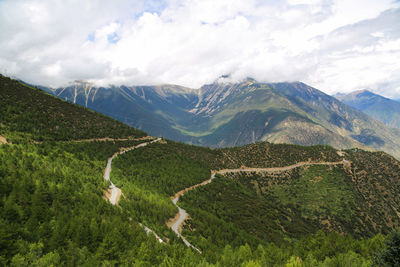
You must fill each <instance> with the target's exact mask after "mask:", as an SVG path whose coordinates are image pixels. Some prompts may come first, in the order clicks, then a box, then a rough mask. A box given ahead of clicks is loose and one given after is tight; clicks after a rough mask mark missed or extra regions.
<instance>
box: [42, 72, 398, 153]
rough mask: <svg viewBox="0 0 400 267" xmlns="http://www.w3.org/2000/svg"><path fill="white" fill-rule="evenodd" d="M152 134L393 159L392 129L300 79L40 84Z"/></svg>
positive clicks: (223, 144)
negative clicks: (382, 154)
mask: <svg viewBox="0 0 400 267" xmlns="http://www.w3.org/2000/svg"><path fill="white" fill-rule="evenodd" d="M42 89H44V90H46V91H47V92H49V93H51V94H53V95H55V96H57V97H59V98H62V99H64V100H67V101H70V102H73V103H76V104H79V105H81V106H85V107H88V108H90V109H92V110H95V111H98V112H101V113H103V114H105V115H108V116H110V117H112V118H115V119H117V120H119V121H121V122H123V123H126V124H128V125H131V126H133V127H136V128H139V129H141V130H144V131H146V132H148V133H150V134H152V135H154V136H164V137H166V138H169V139H172V140H175V141H182V142H186V143H191V144H196V145H204V146H211V147H229V146H239V145H244V144H249V143H254V142H259V141H269V142H273V143H291V144H298V145H315V144H322V145H331V146H333V147H336V148H351V147H359V148H364V149H366V148H372V149H375V150H383V151H386V152H388V153H390V154H392V155H394V156H396V157H398V158H399V157H400V130H399V129H391V128H390V127H387V126H386V125H384V124H383V123H381V122H379V121H377V120H375V119H373V118H371V117H370V116H368V115H366V114H365V113H363V112H361V111H359V110H357V109H355V108H352V107H350V106H348V105H346V104H344V103H342V102H341V101H339V100H337V99H336V98H334V97H332V96H329V95H327V94H325V93H323V92H321V91H319V90H318V89H315V88H312V87H310V86H308V85H306V84H304V83H301V82H292V83H260V82H257V81H255V80H254V79H251V78H248V79H246V80H244V81H242V82H239V83H226V82H223V80H222V81H221V79H220V80H218V81H216V82H214V83H212V84H208V85H204V86H202V87H201V88H200V89H198V90H195V89H191V88H186V87H183V86H178V85H158V86H119V87H116V86H111V87H107V88H106V87H95V86H93V85H91V84H89V83H86V82H76V83H75V84H73V85H71V86H68V87H64V88H58V89H49V88H43V87H42Z"/></svg>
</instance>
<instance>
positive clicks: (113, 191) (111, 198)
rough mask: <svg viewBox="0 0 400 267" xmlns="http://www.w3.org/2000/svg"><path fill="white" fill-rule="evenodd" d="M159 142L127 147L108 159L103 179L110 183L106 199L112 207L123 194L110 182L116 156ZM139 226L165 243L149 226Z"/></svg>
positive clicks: (159, 139) (157, 140)
mask: <svg viewBox="0 0 400 267" xmlns="http://www.w3.org/2000/svg"><path fill="white" fill-rule="evenodd" d="M147 139H149V138H145V139H142V140H147ZM159 141H161V138H157V139H155V140H153V141H150V142H147V143H141V144H139V145H136V146H132V147H127V148H121V151H120V152H116V153H114V154H113V155H112V156H111V157H109V158H108V160H107V165H106V168H105V169H104V175H103V178H104V180H106V181H108V182H109V183H110V186H109V190H110V191H111V194H106V195H105V197H106V199H108V200H109V201H110V203H111V204H112V205H118V202H119V199H120V197H121V194H122V191H121V189H119V188H118V187H116V186H115V185H114V184H113V182H112V181H111V180H110V173H111V164H112V160H113V159H114V158H115V157H116V156H118V155H120V154H124V153H126V152H128V151H131V150H133V149H136V148H139V147H144V146H147V145H148V144H151V143H155V142H159ZM139 225H140V226H141V227H142V228H143V229H144V231H145V232H146V234H147V235H149V234H150V233H152V234H153V235H154V236H155V238H156V239H157V240H158V242H160V243H164V241H163V240H162V239H161V238H160V237H159V236H158V235H157V234H156V233H155V232H154V231H153V230H151V229H150V228H148V227H147V226H145V225H143V224H141V223H139Z"/></svg>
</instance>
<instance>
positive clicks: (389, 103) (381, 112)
mask: <svg viewBox="0 0 400 267" xmlns="http://www.w3.org/2000/svg"><path fill="white" fill-rule="evenodd" d="M335 97H336V98H337V99H339V100H340V101H342V102H343V103H345V104H347V105H349V106H352V107H354V108H356V109H358V110H361V111H362V112H364V113H365V114H368V115H369V116H371V117H372V118H374V119H376V120H378V121H381V122H383V123H385V124H386V125H387V126H389V127H395V128H400V102H398V101H396V100H392V99H389V98H386V97H383V96H380V95H377V94H374V93H372V92H370V91H368V90H360V91H355V92H352V93H349V94H336V95H335Z"/></svg>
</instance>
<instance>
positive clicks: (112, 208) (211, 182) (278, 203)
mask: <svg viewBox="0 0 400 267" xmlns="http://www.w3.org/2000/svg"><path fill="white" fill-rule="evenodd" d="M276 86H278V85H276ZM291 86H292V85H291ZM299 86H300V85H299ZM171 90H179V88H172V89H171ZM265 90H267V89H265ZM268 90H270V89H268ZM271 90H272V89H271ZM302 90H303V89H302ZM310 90H311V89H310ZM282 91H284V90H282ZM227 97H229V96H227ZM321 98H322V97H321ZM238 101H239V100H238ZM0 102H1V103H2V105H0V114H1V116H0V177H1V179H0V207H1V208H0V218H1V220H0V226H1V227H0V236H1V242H0V244H1V249H0V265H1V266H64V265H65V266H114V265H115V266H120V265H121V266H227V267H228V266H300V265H304V266H347V265H349V263H350V265H352V266H396V265H395V264H396V263H398V262H399V256H398V255H397V254H395V255H393V254H394V253H393V251H396V250H395V249H397V248H398V245H397V244H398V242H397V241H398V240H399V239H400V231H398V230H397V231H396V230H395V229H397V228H398V227H399V225H400V220H399V218H400V210H399V205H398V203H399V202H400V199H399V198H400V186H399V183H400V179H399V178H400V162H399V161H398V160H396V159H395V158H394V157H392V156H390V155H388V154H386V153H384V152H368V151H363V150H361V149H348V150H337V149H334V148H332V147H330V146H321V145H318V146H299V145H289V144H272V143H268V142H258V143H255V144H249V145H245V146H239V147H234V148H217V149H211V148H207V147H200V146H193V145H188V144H183V143H177V142H174V141H171V140H168V139H162V138H154V137H152V136H149V135H147V134H146V133H145V132H143V131H140V130H136V129H134V128H132V127H129V126H128V125H125V124H122V123H121V122H119V121H117V120H114V119H112V118H109V117H107V116H104V115H102V114H99V113H98V112H93V111H91V110H89V109H87V108H84V107H80V106H78V105H75V104H71V103H69V102H67V101H62V100H60V99H58V98H56V97H54V96H51V95H49V94H46V93H44V92H43V91H41V90H38V89H36V88H32V87H29V86H26V85H23V84H21V83H19V82H18V81H15V80H12V79H9V78H6V77H3V76H1V75H0ZM236 103H239V102H236ZM196 104H197V103H196ZM196 108H197V110H196V111H191V112H190V113H192V112H193V113H196V112H200V113H201V112H204V111H206V110H208V109H204V107H202V105H201V104H199V105H198V106H197V107H196ZM118 192H119V193H118ZM177 195H178V198H176V196H177ZM171 196H172V197H171ZM171 221H172V224H170V222H171ZM174 225H177V227H176V228H174ZM396 242H397V243H396Z"/></svg>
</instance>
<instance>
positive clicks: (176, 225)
mask: <svg viewBox="0 0 400 267" xmlns="http://www.w3.org/2000/svg"><path fill="white" fill-rule="evenodd" d="M339 164H341V165H346V164H350V162H349V161H347V160H346V159H344V158H343V160H342V161H337V162H311V161H306V162H299V163H296V164H293V165H289V166H285V167H275V168H239V169H223V170H218V171H211V177H210V178H209V179H207V180H205V181H203V182H201V183H199V184H195V185H192V186H190V187H188V188H185V189H183V190H181V191H179V192H178V193H176V194H175V195H174V196H172V197H171V200H172V202H173V203H174V205H175V206H176V207H177V208H178V209H179V211H178V213H177V214H176V215H175V217H174V218H172V219H170V220H169V221H168V222H167V226H168V227H170V228H171V229H172V231H174V232H175V233H176V235H177V236H179V237H180V238H181V239H182V240H183V242H184V243H185V244H186V246H188V247H192V248H193V249H195V250H197V251H198V252H200V253H201V251H200V250H199V249H198V248H196V247H195V246H193V245H192V244H190V243H189V241H187V240H186V239H185V238H184V237H183V236H182V226H183V223H184V222H185V220H186V219H187V218H188V217H189V214H188V213H187V212H186V210H184V209H182V208H181V207H179V206H178V204H177V202H178V201H179V198H180V197H181V196H183V195H184V194H185V193H186V192H188V191H190V190H193V189H195V188H197V187H199V186H204V185H206V184H209V183H211V182H212V180H213V179H214V178H215V175H216V174H217V173H218V174H222V175H223V174H226V173H238V172H270V173H276V172H284V171H288V170H292V169H295V168H298V167H302V166H311V165H339Z"/></svg>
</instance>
